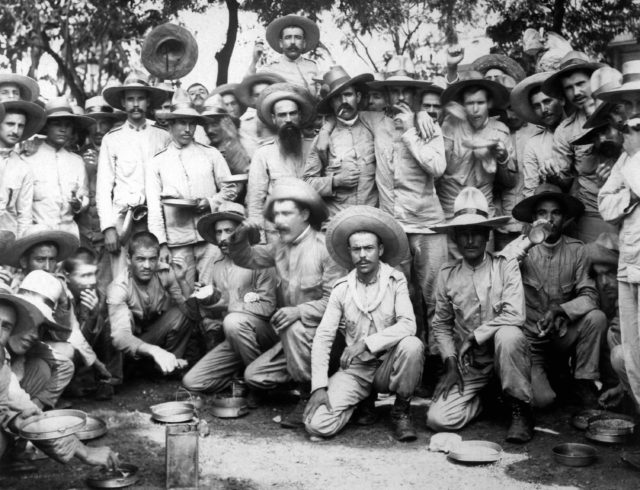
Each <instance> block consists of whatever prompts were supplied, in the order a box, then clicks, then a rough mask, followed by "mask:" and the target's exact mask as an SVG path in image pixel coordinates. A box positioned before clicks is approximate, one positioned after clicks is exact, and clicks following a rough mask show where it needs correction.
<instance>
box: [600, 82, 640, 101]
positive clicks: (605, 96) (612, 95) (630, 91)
mask: <svg viewBox="0 0 640 490" xmlns="http://www.w3.org/2000/svg"><path fill="white" fill-rule="evenodd" d="M638 92H640V81H634V82H628V83H624V84H622V86H621V87H618V88H614V89H613V90H607V91H605V92H601V93H599V94H598V95H597V96H596V97H597V98H598V99H600V100H604V101H605V102H617V101H619V100H620V99H624V98H625V97H627V96H630V95H637V94H638Z"/></svg>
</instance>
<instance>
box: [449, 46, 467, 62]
mask: <svg viewBox="0 0 640 490" xmlns="http://www.w3.org/2000/svg"><path fill="white" fill-rule="evenodd" d="M463 59H464V48H463V47H462V46H460V45H459V44H454V45H452V46H449V47H448V48H447V66H448V67H449V66H451V67H454V66H455V67H457V66H458V65H459V64H460V63H461V62H462V60H463Z"/></svg>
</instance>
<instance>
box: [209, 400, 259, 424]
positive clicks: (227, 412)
mask: <svg viewBox="0 0 640 490" xmlns="http://www.w3.org/2000/svg"><path fill="white" fill-rule="evenodd" d="M210 408H211V414H212V415H213V416H215V417H218V418H221V419H235V418H238V417H242V416H243V415H246V414H248V413H249V408H248V407H247V399H246V398H245V397H240V396H227V397H225V396H220V395H215V396H213V397H212V398H211V403H210Z"/></svg>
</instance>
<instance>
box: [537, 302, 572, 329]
mask: <svg viewBox="0 0 640 490" xmlns="http://www.w3.org/2000/svg"><path fill="white" fill-rule="evenodd" d="M567 320H568V318H567V315H566V314H565V312H564V310H563V309H562V308H560V307H559V306H557V305H554V306H552V307H551V308H550V309H549V311H547V312H546V313H545V315H544V316H543V317H542V318H541V319H540V320H538V323H537V327H538V332H539V333H538V337H547V336H550V335H552V334H553V333H555V332H558V331H560V330H561V329H562V326H563V325H566V323H567Z"/></svg>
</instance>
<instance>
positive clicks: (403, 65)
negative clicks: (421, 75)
mask: <svg viewBox="0 0 640 490" xmlns="http://www.w3.org/2000/svg"><path fill="white" fill-rule="evenodd" d="M385 71H386V72H387V73H389V74H391V75H404V76H411V77H413V75H415V73H416V67H415V66H414V64H413V61H411V59H410V58H408V57H407V56H402V55H394V56H392V57H391V59H390V60H389V62H388V63H387V66H386V68H385Z"/></svg>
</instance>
